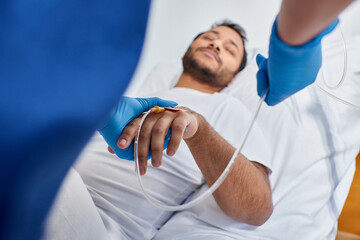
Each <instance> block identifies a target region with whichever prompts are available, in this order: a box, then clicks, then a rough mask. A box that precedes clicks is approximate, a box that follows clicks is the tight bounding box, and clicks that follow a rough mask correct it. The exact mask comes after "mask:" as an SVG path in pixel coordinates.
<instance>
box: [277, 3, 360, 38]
mask: <svg viewBox="0 0 360 240" xmlns="http://www.w3.org/2000/svg"><path fill="white" fill-rule="evenodd" d="M351 2H353V0H283V1H282V5H281V8H280V13H279V17H278V22H277V30H278V35H279V37H280V38H281V40H282V41H284V42H285V43H287V44H290V45H301V44H304V43H306V42H308V41H309V40H311V39H312V38H314V37H315V36H317V35H318V34H319V33H320V32H322V31H323V30H324V29H325V28H326V27H327V26H329V25H330V24H331V23H332V22H333V21H334V20H335V19H336V18H337V16H338V15H339V14H340V12H341V11H343V10H344V9H345V8H346V7H347V6H348V5H349V4H350V3H351Z"/></svg>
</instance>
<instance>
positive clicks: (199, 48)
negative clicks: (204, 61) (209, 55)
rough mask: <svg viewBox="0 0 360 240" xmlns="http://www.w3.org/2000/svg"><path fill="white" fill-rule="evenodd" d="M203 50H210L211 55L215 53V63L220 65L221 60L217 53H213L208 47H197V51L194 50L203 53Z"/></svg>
mask: <svg viewBox="0 0 360 240" xmlns="http://www.w3.org/2000/svg"><path fill="white" fill-rule="evenodd" d="M203 50H210V51H212V52H213V53H215V56H216V57H215V59H216V61H217V62H218V63H219V64H222V61H221V59H220V57H219V53H218V52H217V51H214V49H213V48H210V47H198V48H197V49H196V51H203Z"/></svg>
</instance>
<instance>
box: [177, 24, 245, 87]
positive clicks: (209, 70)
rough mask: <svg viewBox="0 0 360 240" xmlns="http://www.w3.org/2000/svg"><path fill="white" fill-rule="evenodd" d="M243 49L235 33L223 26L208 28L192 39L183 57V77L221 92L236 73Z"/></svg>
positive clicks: (238, 36)
mask: <svg viewBox="0 0 360 240" xmlns="http://www.w3.org/2000/svg"><path fill="white" fill-rule="evenodd" d="M243 48H244V46H243V44H242V39H241V37H240V35H239V34H238V33H237V32H236V31H235V30H233V29H231V28H229V27H226V26H219V27H215V28H212V29H210V30H209V31H207V32H205V33H203V34H202V35H200V36H199V37H198V38H197V39H195V40H194V41H193V42H192V44H191V46H190V47H189V49H188V50H187V52H186V53H185V55H184V58H183V65H184V73H187V74H190V75H192V76H193V77H194V78H195V79H197V80H198V81H201V82H204V83H208V84H209V85H211V86H213V87H216V88H220V89H222V88H224V87H226V86H227V85H228V84H229V83H230V82H231V80H232V79H233V77H234V76H235V74H236V73H237V70H238V68H239V66H240V63H241V60H242V58H243Z"/></svg>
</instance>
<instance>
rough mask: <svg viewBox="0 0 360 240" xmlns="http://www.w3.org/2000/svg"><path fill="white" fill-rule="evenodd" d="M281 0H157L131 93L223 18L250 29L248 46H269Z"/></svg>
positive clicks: (351, 23) (359, 10)
mask: <svg viewBox="0 0 360 240" xmlns="http://www.w3.org/2000/svg"><path fill="white" fill-rule="evenodd" d="M280 5H281V0H153V1H152V5H151V10H150V16H149V22H148V28H147V34H146V39H145V43H144V49H143V52H142V56H141V58H140V61H139V64H138V67H137V70H136V73H135V75H134V77H133V80H132V83H131V85H130V86H129V88H128V90H127V94H128V95H131V94H132V93H134V92H136V91H137V90H138V88H140V86H141V83H142V81H144V80H145V78H146V76H147V74H148V73H149V72H150V71H151V69H152V68H153V67H154V66H156V65H157V64H158V63H161V62H164V61H168V60H173V59H180V58H181V57H182V56H183V54H184V53H185V51H186V49H187V48H188V46H189V45H190V43H191V41H192V40H193V38H194V37H195V36H196V35H197V34H198V33H200V32H202V31H205V30H207V29H209V28H210V26H211V25H212V24H213V23H214V22H216V21H219V20H222V19H230V20H232V21H233V22H236V23H238V24H240V25H241V26H243V27H244V28H245V30H246V32H247V36H248V43H247V47H266V46H267V45H268V39H269V36H270V31H271V26H272V24H273V21H274V19H275V16H276V14H277V13H278V11H279V9H280ZM342 15H343V16H342V27H343V30H344V32H345V33H346V34H351V33H354V32H356V33H360V0H358V1H356V2H355V3H353V4H352V6H350V7H349V8H348V9H347V10H345V11H344V13H343V14H342Z"/></svg>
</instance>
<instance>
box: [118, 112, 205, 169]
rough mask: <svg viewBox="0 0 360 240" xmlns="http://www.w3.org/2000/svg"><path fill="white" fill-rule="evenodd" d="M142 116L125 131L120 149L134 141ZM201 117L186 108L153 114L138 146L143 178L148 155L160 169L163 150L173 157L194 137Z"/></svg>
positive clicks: (147, 121) (120, 141)
mask: <svg viewBox="0 0 360 240" xmlns="http://www.w3.org/2000/svg"><path fill="white" fill-rule="evenodd" d="M141 118H142V116H140V117H138V118H135V119H134V120H133V121H131V122H130V123H129V124H128V125H127V126H126V127H125V128H124V131H123V132H122V134H121V135H120V138H119V140H118V146H119V147H120V148H122V149H124V148H127V147H128V146H129V145H130V143H131V142H132V141H133V139H134V138H135V135H136V132H137V130H138V127H139V123H140V120H141ZM198 119H199V115H198V114H197V113H195V112H193V111H191V110H189V109H187V108H183V107H181V108H175V110H173V111H172V110H166V111H165V112H162V113H150V114H149V115H148V116H147V118H146V119H145V121H144V123H143V125H142V127H141V131H140V135H139V145H138V156H139V166H140V174H141V175H144V174H145V172H146V168H147V160H148V156H149V151H150V152H151V163H152V165H153V166H154V167H159V166H160V165H161V161H162V155H163V149H165V148H166V144H167V150H166V153H167V155H169V156H173V155H174V154H175V153H176V151H177V150H178V148H179V145H180V142H181V139H190V138H191V137H193V136H194V135H195V133H196V132H197V130H198V127H199V120H198ZM170 130H171V137H170V139H169V140H168V141H167V143H165V144H164V141H165V140H166V136H168V135H169V133H170Z"/></svg>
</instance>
